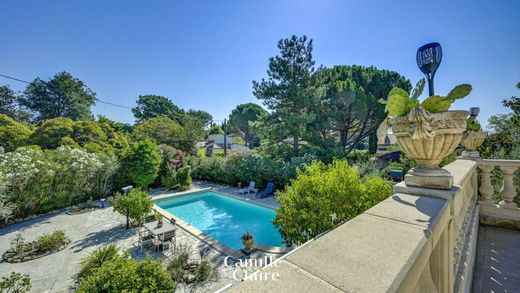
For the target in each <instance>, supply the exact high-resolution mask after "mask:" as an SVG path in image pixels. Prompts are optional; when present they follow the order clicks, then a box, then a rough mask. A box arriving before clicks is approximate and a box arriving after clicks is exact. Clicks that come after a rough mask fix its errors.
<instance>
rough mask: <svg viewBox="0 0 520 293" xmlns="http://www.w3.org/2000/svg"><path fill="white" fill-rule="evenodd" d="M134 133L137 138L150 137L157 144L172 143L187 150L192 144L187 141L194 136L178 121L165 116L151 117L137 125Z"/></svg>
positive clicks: (177, 147)
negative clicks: (188, 133) (190, 135)
mask: <svg viewBox="0 0 520 293" xmlns="http://www.w3.org/2000/svg"><path fill="white" fill-rule="evenodd" d="M133 135H134V138H135V139H137V140H143V139H150V140H152V141H154V142H155V143H157V144H167V145H171V146H173V147H175V148H176V149H180V150H183V151H185V152H188V151H190V149H191V145H190V144H187V143H186V142H187V141H188V140H190V139H192V138H190V137H188V136H187V133H186V131H185V129H184V128H183V127H182V126H181V125H180V124H179V123H177V122H176V121H174V120H172V119H170V118H168V117H164V116H161V117H155V118H150V119H148V120H146V121H144V122H142V123H140V124H138V125H136V126H135V127H134V131H133Z"/></svg>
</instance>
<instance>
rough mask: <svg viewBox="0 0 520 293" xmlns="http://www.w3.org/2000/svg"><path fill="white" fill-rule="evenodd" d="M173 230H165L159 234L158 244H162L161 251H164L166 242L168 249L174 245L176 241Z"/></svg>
mask: <svg viewBox="0 0 520 293" xmlns="http://www.w3.org/2000/svg"><path fill="white" fill-rule="evenodd" d="M175 234H176V233H175V230H173V231H169V232H166V233H164V234H162V235H160V236H159V242H160V244H162V245H161V246H162V251H163V252H164V247H165V246H166V244H168V249H170V248H171V247H172V246H173V247H175V244H176V243H175V242H176V239H175Z"/></svg>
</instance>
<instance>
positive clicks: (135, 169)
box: [122, 139, 161, 188]
mask: <svg viewBox="0 0 520 293" xmlns="http://www.w3.org/2000/svg"><path fill="white" fill-rule="evenodd" d="M122 165H123V168H124V169H125V171H126V172H127V174H128V176H129V177H130V179H131V180H132V181H133V182H134V183H135V184H136V185H137V186H139V187H143V188H144V187H147V186H148V185H150V184H151V183H152V182H153V181H154V180H155V178H156V177H157V174H158V172H159V166H160V165H161V152H160V151H159V148H158V147H157V145H156V144H155V143H153V142H152V141H151V140H149V139H145V140H141V141H138V142H134V143H132V144H131V145H130V148H129V149H128V151H127V153H126V155H125V156H124V158H123V162H122Z"/></svg>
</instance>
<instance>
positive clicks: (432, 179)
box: [404, 167, 453, 189]
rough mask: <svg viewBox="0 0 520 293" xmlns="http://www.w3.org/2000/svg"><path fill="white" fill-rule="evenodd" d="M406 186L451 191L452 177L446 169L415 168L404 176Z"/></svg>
mask: <svg viewBox="0 0 520 293" xmlns="http://www.w3.org/2000/svg"><path fill="white" fill-rule="evenodd" d="M404 182H405V183H406V185H407V186H415V187H423V188H436V189H451V187H452V186H453V175H451V173H450V172H448V170H446V169H442V168H438V169H427V168H420V167H416V168H414V169H412V170H410V171H409V172H408V174H406V175H405V176H404Z"/></svg>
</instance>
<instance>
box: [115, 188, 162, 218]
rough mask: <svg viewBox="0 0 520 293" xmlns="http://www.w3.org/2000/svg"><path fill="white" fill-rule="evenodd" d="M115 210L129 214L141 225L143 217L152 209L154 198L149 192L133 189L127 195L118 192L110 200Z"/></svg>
mask: <svg viewBox="0 0 520 293" xmlns="http://www.w3.org/2000/svg"><path fill="white" fill-rule="evenodd" d="M110 204H111V205H112V207H113V208H114V210H115V211H116V212H118V213H120V214H122V215H125V216H126V215H127V213H128V217H129V218H130V219H131V220H132V221H133V222H134V223H138V224H139V225H140V224H142V222H143V219H144V217H145V216H146V215H148V214H149V213H150V212H151V211H152V206H153V203H152V199H151V198H150V196H149V195H148V193H146V192H144V191H142V190H138V189H132V190H131V191H130V192H129V193H128V194H127V195H124V194H121V193H117V194H116V196H115V197H114V198H113V199H112V200H111V201H110Z"/></svg>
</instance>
